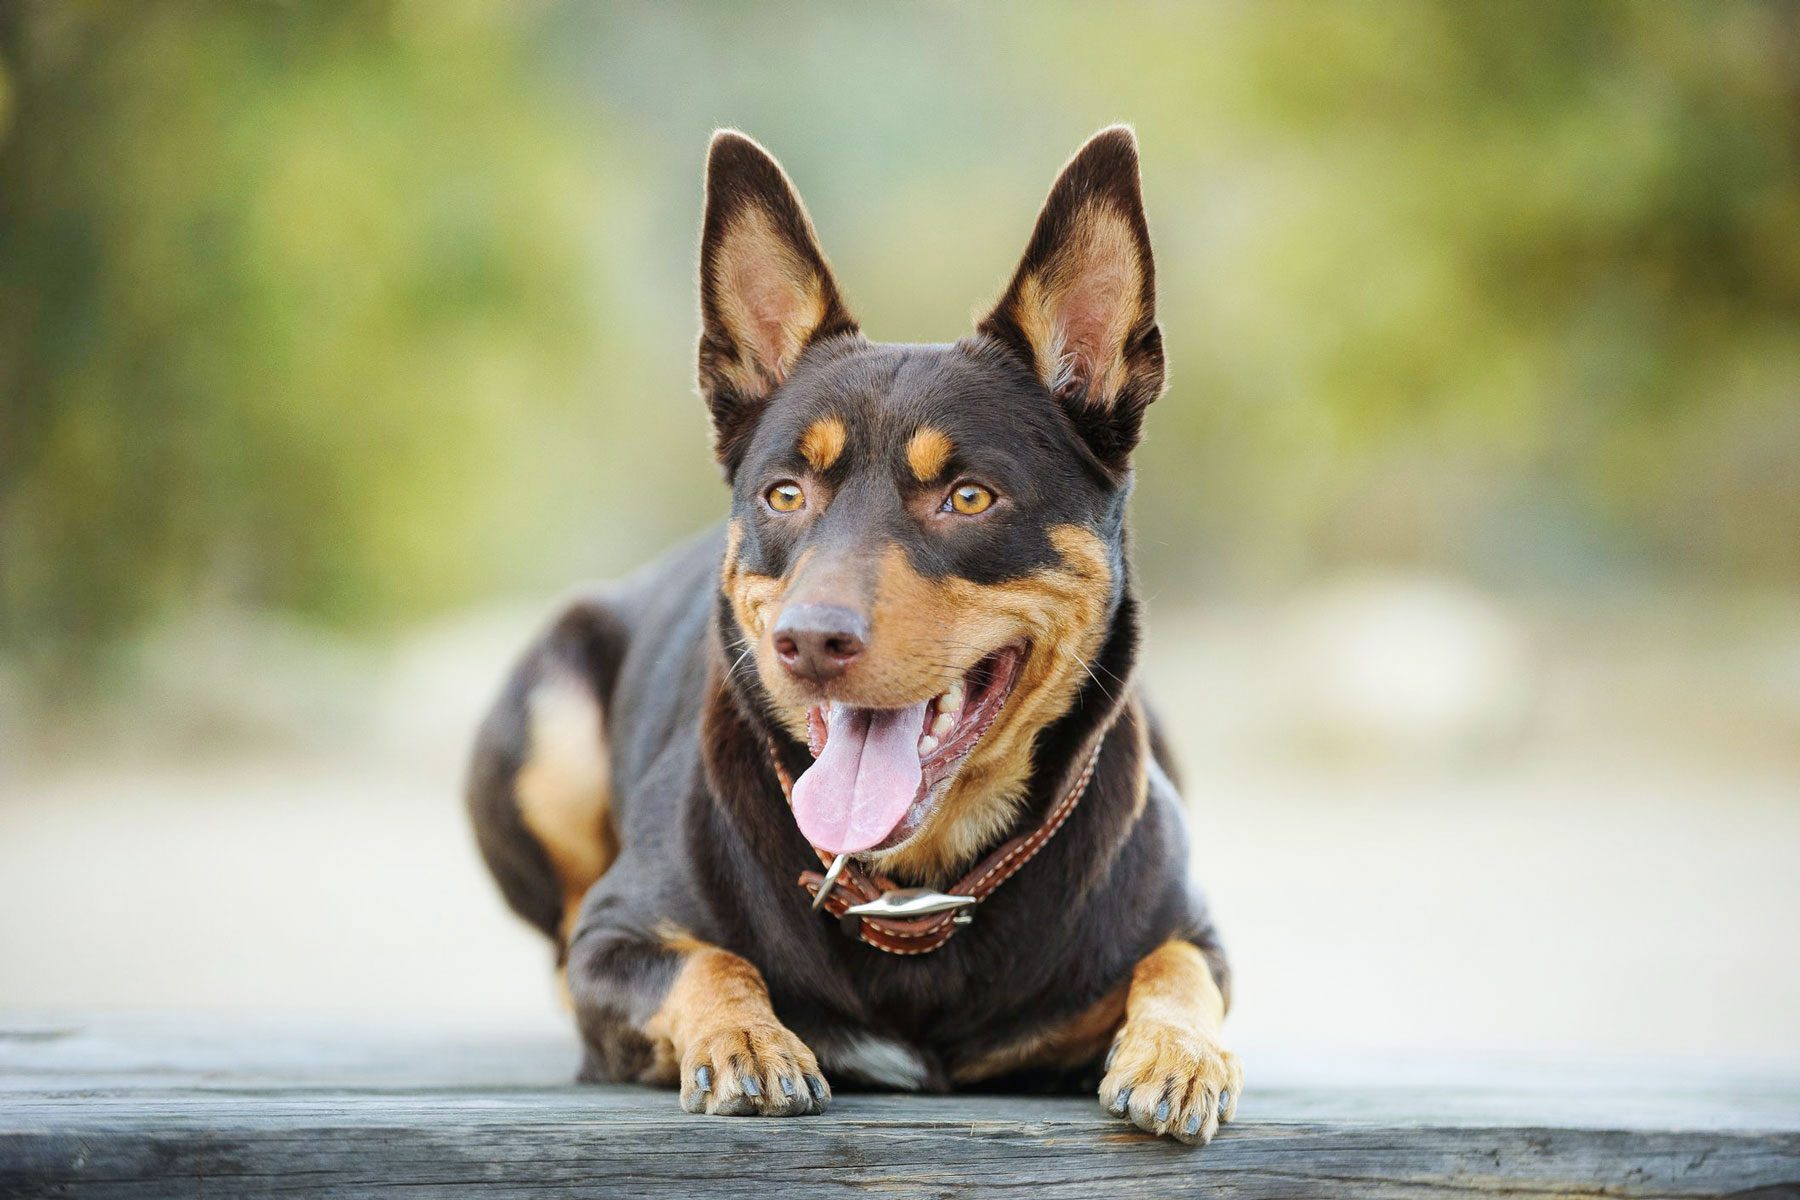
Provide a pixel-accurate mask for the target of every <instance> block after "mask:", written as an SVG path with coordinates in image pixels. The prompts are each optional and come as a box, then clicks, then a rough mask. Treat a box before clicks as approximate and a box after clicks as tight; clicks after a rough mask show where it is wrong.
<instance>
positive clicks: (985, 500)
mask: <svg viewBox="0 0 1800 1200" xmlns="http://www.w3.org/2000/svg"><path fill="white" fill-rule="evenodd" d="M993 503H994V493H992V492H990V491H988V490H987V489H986V488H984V487H982V486H981V485H980V484H979V483H959V484H957V485H956V490H955V491H953V492H951V493H950V499H949V501H948V502H946V504H945V507H946V508H948V509H950V510H951V511H953V512H959V513H961V514H962V515H963V516H965V517H972V516H975V515H976V514H977V513H984V512H986V511H987V510H988V509H989V508H991V507H993Z"/></svg>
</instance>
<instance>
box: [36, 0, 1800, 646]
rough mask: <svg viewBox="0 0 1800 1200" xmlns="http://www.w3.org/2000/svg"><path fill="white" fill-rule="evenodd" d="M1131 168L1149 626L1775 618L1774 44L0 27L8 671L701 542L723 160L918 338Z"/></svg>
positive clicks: (532, 589)
mask: <svg viewBox="0 0 1800 1200" xmlns="http://www.w3.org/2000/svg"><path fill="white" fill-rule="evenodd" d="M1119 119H1124V120H1130V121H1132V122H1134V123H1135V124H1136V125H1137V127H1138V130H1139V134H1140V137H1141V139H1142V142H1143V148H1144V156H1145V171H1146V177H1145V186H1146V194H1147V199H1148V202H1149V207H1150V215H1151V226H1152V233H1153V235H1154V237H1155V240H1156V245H1157V253H1158V267H1159V284H1160V309H1161V317H1162V320H1163V324H1164V329H1165V334H1166V337H1167V341H1168V345H1169V349H1170V356H1171V361H1172V381H1173V388H1172V390H1171V392H1170V394H1169V396H1168V397H1167V398H1166V399H1165V400H1164V401H1163V402H1162V403H1160V404H1159V405H1158V407H1157V410H1156V411H1155V412H1154V413H1153V414H1152V419H1151V422H1150V440H1149V442H1148V443H1147V444H1146V447H1145V449H1144V452H1143V455H1142V460H1141V465H1142V467H1143V482H1142V484H1141V486H1140V489H1139V495H1138V502H1137V503H1138V518H1139V529H1140V540H1139V550H1140V558H1141V560H1142V561H1143V563H1144V565H1145V567H1146V569H1147V571H1148V572H1149V574H1150V576H1151V579H1152V583H1153V585H1156V584H1160V583H1168V584H1176V583H1179V584H1181V585H1182V586H1190V587H1191V586H1193V585H1195V584H1200V585H1204V586H1211V587H1218V588H1226V587H1265V586H1281V585H1284V584H1286V583H1290V582H1292V581H1294V580H1297V579H1301V578H1304V577H1306V576H1307V575H1309V574H1312V573H1315V572H1319V571H1323V570H1329V569H1333V568H1336V567H1340V566H1344V565H1347V564H1354V563H1362V562H1368V561H1380V562H1388V563H1400V564H1407V565H1423V566H1428V567H1433V568H1439V569H1444V570H1450V571H1456V572H1462V573H1467V574H1471V575H1474V576H1476V577H1478V578H1481V579H1483V580H1485V581H1487V582H1490V583H1494V584H1498V585H1503V586H1506V585H1511V586H1522V587H1553V588H1587V587H1594V586H1615V585H1618V584H1620V583H1623V584H1626V585H1630V586H1644V585H1654V586H1667V585H1670V584H1673V585H1677V586H1680V585H1688V584H1697V585H1699V584H1703V585H1706V586H1715V585H1720V584H1723V585H1738V584H1765V585H1766V584H1775V585H1777V586H1792V585H1793V584H1795V583H1797V582H1800V536H1797V531H1800V396H1797V395H1796V392H1797V390H1800V389H1797V382H1796V381H1800V9H1797V8H1796V7H1795V6H1794V5H1792V4H1786V3H1781V4H1777V3H1763V4H1750V3H1725V2H1717V3H1689V4H1681V3H1672V2H1671V3H1658V4H1642V3H1616V4H1602V3H1594V4H1570V5H1561V4H1518V3H1391V4H1384V5H1381V6H1372V5H1341V6H1338V5H1323V4H1314V3H1217V4H1195V5H1176V4H1166V3H1132V4H1108V5H1089V4H1080V3H1031V4H1011V5H948V4H935V5H915V6H905V7H899V6H891V5H867V6H863V5H858V6H842V5H777V6H763V5H758V6H723V5H720V6H714V5H701V4H693V5H683V4H654V5H653V4H626V5H616V6H590V5H585V4H573V3H571V4H548V3H535V4H508V3H500V2H499V0H495V2H493V3H473V2H456V3H450V2H439V0H413V2H406V3H403V2H399V0H393V2H388V3H365V4H348V3H304V4H291V5H261V4H200V3H195V4H166V3H148V4H141V5H128V6H110V5H109V6H98V5H95V6H90V5H83V4H69V3H53V2H45V3H13V4H8V5H5V6H4V7H0V654H4V655H6V656H8V657H10V658H12V659H13V660H14V661H16V662H20V663H23V664H24V665H25V666H26V668H27V669H28V670H30V672H31V673H32V674H33V676H34V677H37V678H42V679H50V680H56V681H69V680H77V679H80V678H81V677H82V672H83V671H84V670H85V669H88V668H91V667H92V666H93V665H95V664H97V663H100V662H103V661H104V657H105V654H106V652H107V648H108V647H111V646H115V645H117V644H118V643H119V641H120V639H121V637H122V635H125V634H128V633H130V632H131V631H132V630H134V629H137V628H140V627H141V626H142V624H143V623H144V622H145V621H147V620H154V619H156V618H158V617H161V616H163V615H166V614H168V613H170V612H171V611H175V610H179V609H182V608H184V607H191V606H194V605H197V604H210V603H224V604H231V605H249V606H255V607H260V608H269V609H274V610H278V611H283V612H289V613H294V614H298V615H301V616H304V617H307V618H311V619H322V620H326V621H330V622H334V623H337V624H340V625H343V626H346V627H352V628H358V627H378V626H380V625H383V624H389V623H393V622H397V621H404V620H409V619H415V618H418V617H421V616H424V615H428V614H430V613H433V612H436V611H440V610H444V609H446V608H448V607H451V606H454V605H458V604H463V603H468V602H471V601H475V600H478V599H481V598H483V597H487V596H492V595H496V594H499V593H505V592H514V593H542V592H544V591H547V590H551V589H554V588H556V587H559V586H561V585H563V584H564V583H566V582H568V581H571V580H573V579H576V578H579V577H582V576H585V575H590V574H597V573H613V572H617V571H619V570H621V569H623V568H625V567H628V566H629V565H630V564H631V563H632V562H633V561H634V560H636V559H637V558H639V557H641V556H643V555H645V554H647V553H649V552H651V551H653V550H654V549H655V548H656V547H657V546H658V545H660V544H661V543H663V542H665V541H666V540H668V539H669V538H671V537H673V536H675V535H677V534H678V533H680V532H682V531H684V530H687V529H690V528H693V527H694V526H696V525H698V524H699V523H701V522H703V521H705V520H706V519H708V517H709V516H710V515H712V514H714V513H716V512H717V511H718V510H719V509H720V506H721V504H722V500H723V496H722V492H721V490H720V488H719V485H718V482H717V476H716V473H715V472H714V470H713V468H712V466H711V464H710V461H709V459H708V456H707V452H706V449H705V429H704V422H703V420H702V418H701V413H700V406H699V403H698V401H697V400H695V399H694V398H693V395H692V385H691V355H692V347H693V338H694V333H695V330H694V316H693V311H694V309H693V299H692V295H693V289H692V278H691V277H692V270H693V244H694V230H695V228H696V226H697V222H698V216H699V168H700V161H701V157H702V154H703V152H704V147H705V142H706V137H707V135H708V133H709V131H710V130H711V129H712V128H713V127H714V126H715V125H720V124H732V125H737V126H740V127H742V128H745V129H747V130H749V131H751V132H752V133H754V134H756V135H757V136H758V137H759V138H761V139H762V140H763V141H764V142H765V143H766V144H768V145H769V146H770V147H771V148H772V149H773V150H774V151H775V152H776V153H777V154H778V155H779V156H781V157H782V158H783V160H784V161H785V162H786V164H787V166H788V168H789V170H790V172H791V173H792V174H793V175H794V176H795V178H796V180H797V181H798V183H799V184H800V186H801V189H802V191H804V192H805V193H806V195H807V196H808V199H809V202H810V204H811V206H812V209H813V212H814V216H815V219H816V220H817V222H818V224H819V226H820V230H821V234H822V236H823V238H824V240H825V243H826V247H827V250H828V251H829V252H830V253H831V254H832V256H833V259H834V262H835V263H836V265H837V268H838V271H839V275H840V278H841V282H842V283H843V285H844V288H845V290H846V292H847V293H848V295H849V297H850V300H851V303H852V306H853V307H854V308H855V309H856V311H857V312H858V314H859V315H860V316H861V317H862V318H863V320H864V324H865V327H866V329H867V331H868V332H869V333H870V335H871V336H873V337H877V338H886V339H896V340H948V339H951V338H954V337H956V336H959V335H960V334H961V333H962V332H963V331H964V330H966V329H967V327H968V317H969V313H970V311H971V309H972V307H973V306H974V305H976V304H977V303H978V302H980V301H981V300H983V299H984V298H987V297H990V296H992V295H993V293H994V291H995V290H996V288H997V285H998V283H999V282H1000V281H1001V279H1002V278H1003V277H1004V276H1005V274H1006V273H1007V272H1008V270H1009V269H1010V267H1011V264H1012V261H1013V259H1014V257H1015V256H1016V254H1017V252H1018V251H1019V250H1020V249H1021V248H1022V246H1023V242H1024V239H1025V236H1026V233H1027V232H1028V229H1029V225H1030V221H1031V218H1032V216H1033V214H1034V212H1035V209H1036V205H1037V203H1038V202H1039V200H1040V199H1041V197H1042V194H1043V191H1044V189H1045V188H1046V187H1047V185H1048V183H1049V181H1050V178H1051V177H1052V175H1053V173H1054V171H1055V168H1056V166H1057V165H1058V164H1059V163H1060V162H1061V160H1062V159H1063V157H1065V156H1066V155H1067V154H1068V153H1069V152H1070V151H1071V150H1072V149H1073V148H1074V147H1075V146H1076V145H1077V144H1078V143H1079V142H1080V140H1081V139H1082V138H1083V137H1085V136H1086V135H1087V134H1088V133H1090V132H1092V130H1093V129H1095V128H1097V127H1099V126H1100V125H1103V124H1105V123H1108V122H1110V121H1113V120H1119Z"/></svg>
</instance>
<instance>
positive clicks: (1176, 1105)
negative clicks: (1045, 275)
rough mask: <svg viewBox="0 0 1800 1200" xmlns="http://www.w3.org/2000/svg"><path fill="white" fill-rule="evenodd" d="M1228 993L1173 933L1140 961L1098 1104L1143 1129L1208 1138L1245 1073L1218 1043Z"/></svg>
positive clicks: (1198, 1141)
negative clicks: (1171, 936)
mask: <svg viewBox="0 0 1800 1200" xmlns="http://www.w3.org/2000/svg"><path fill="white" fill-rule="evenodd" d="M1224 1020H1225V997H1224V996H1223V994H1222V993H1221V992H1220V991H1219V985H1218V983H1217V982H1216V981H1215V980H1214V979H1213V973H1212V970H1211V968H1209V967H1208V966H1207V963H1206V958H1205V956H1204V955H1202V954H1201V953H1200V950H1199V949H1198V948H1197V947H1196V946H1195V945H1194V944H1193V943H1192V942H1186V941H1181V940H1179V939H1172V940H1170V941H1167V942H1164V943H1163V944H1162V945H1161V946H1160V947H1158V948H1157V949H1156V950H1154V951H1152V952H1151V953H1150V954H1148V955H1146V956H1145V957H1144V958H1143V959H1142V960H1141V961H1139V963H1138V965H1137V968H1136V969H1135V970H1134V971H1133V972H1132V975H1131V988H1130V991H1129V992H1128V993H1127V994H1126V998H1125V1023H1124V1025H1123V1026H1121V1027H1120V1029H1119V1036H1118V1037H1117V1038H1116V1039H1114V1041H1113V1048H1112V1051H1111V1053H1110V1054H1109V1055H1108V1057H1107V1071H1106V1078H1104V1079H1103V1080H1101V1081H1100V1103H1101V1104H1102V1105H1104V1106H1105V1107H1106V1109H1107V1111H1108V1112H1111V1113H1112V1114H1113V1115H1115V1116H1120V1117H1124V1118H1126V1119H1127V1120H1129V1121H1130V1122H1131V1123H1132V1124H1134V1125H1136V1126H1137V1127H1138V1128H1140V1129H1143V1130H1146V1131H1148V1132H1150V1133H1155V1134H1167V1135H1168V1136H1170V1137H1173V1138H1178V1139H1180V1140H1181V1141H1184V1142H1188V1143H1191V1144H1194V1145H1202V1146H1203V1145H1205V1144H1206V1143H1207V1142H1209V1141H1211V1140H1212V1136H1213V1134H1214V1133H1215V1132H1217V1131H1218V1128H1219V1123H1220V1122H1221V1121H1229V1120H1231V1118H1232V1115H1233V1114H1234V1113H1235V1112H1236V1110H1237V1098H1238V1089H1239V1088H1240V1087H1241V1086H1242V1083H1243V1072H1242V1070H1241V1068H1239V1066H1238V1061H1237V1056H1236V1055H1235V1054H1233V1053H1231V1051H1229V1050H1226V1049H1225V1048H1224V1047H1223V1046H1221V1045H1220V1042H1219V1036H1220V1027H1221V1026H1222V1025H1223V1024H1224Z"/></svg>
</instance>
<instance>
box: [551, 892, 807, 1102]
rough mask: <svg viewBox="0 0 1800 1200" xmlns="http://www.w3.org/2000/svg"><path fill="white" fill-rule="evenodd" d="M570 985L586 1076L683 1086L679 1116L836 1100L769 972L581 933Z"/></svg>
mask: <svg viewBox="0 0 1800 1200" xmlns="http://www.w3.org/2000/svg"><path fill="white" fill-rule="evenodd" d="M569 985H570V989H571V991H572V992H573V993H574V997H575V1011H576V1017H577V1020H578V1021H579V1023H580V1025H581V1031H582V1036H583V1038H584V1039H585V1040H586V1042H587V1045H588V1049H589V1067H588V1068H587V1069H586V1070H585V1071H584V1077H591V1076H606V1077H610V1078H614V1079H635V1080H638V1081H639V1082H643V1083H662V1084H670V1083H679V1086H680V1088H681V1107H682V1108H684V1109H686V1110H687V1111H688V1112H691V1113H712V1114H717V1115H723V1116H768V1117H789V1116H800V1115H803V1114H806V1113H816V1112H823V1111H824V1110H825V1106H826V1105H827V1104H828V1103H829V1102H830V1100H831V1088H830V1086H829V1085H828V1084H827V1083H826V1082H825V1076H824V1075H823V1073H822V1072H821V1071H820V1070H819V1063H818V1059H816V1058H815V1057H814V1056H813V1052H812V1051H811V1050H809V1049H808V1048H807V1046H806V1044H805V1043H804V1042H802V1041H801V1040H800V1039H799V1038H797V1037H795V1036H794V1034H793V1033H792V1032H791V1031H790V1030H789V1029H788V1028H787V1027H786V1026H785V1025H783V1024H782V1023H781V1021H780V1019H779V1018H777V1017H776V1015H775V1010H774V1008H773V1007H772V1006H771V1005H770V1003H769V989H768V987H767V986H765V985H764V983H763V978H762V973H761V972H759V971H758V970H757V969H756V968H755V967H754V966H752V965H751V964H750V963H749V962H748V961H746V960H745V959H743V958H741V957H739V956H738V955H736V954H732V953H731V952H730V951H727V950H722V949H720V948H719V947H717V946H713V945H709V944H707V943H706V942H702V941H700V940H698V939H696V938H693V937H690V936H688V935H687V934H684V933H679V932H673V931H671V932H668V933H667V934H666V935H665V936H663V937H660V938H659V939H657V940H655V941H648V940H645V939H643V938H641V937H633V936H629V935H625V934H614V933H611V932H608V931H603V930H590V929H587V928H583V929H581V930H580V931H579V932H578V933H577V935H576V939H575V941H574V943H573V944H572V946H571V947H570V958H569Z"/></svg>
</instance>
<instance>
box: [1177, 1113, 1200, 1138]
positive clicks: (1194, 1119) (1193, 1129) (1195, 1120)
mask: <svg viewBox="0 0 1800 1200" xmlns="http://www.w3.org/2000/svg"><path fill="white" fill-rule="evenodd" d="M1181 1132H1183V1133H1185V1134H1187V1135H1188V1136H1189V1137H1193V1136H1194V1135H1195V1134H1196V1133H1199V1132H1200V1114H1199V1113H1190V1114H1189V1115H1188V1119H1187V1123H1186V1124H1184V1125H1182V1127H1181Z"/></svg>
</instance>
